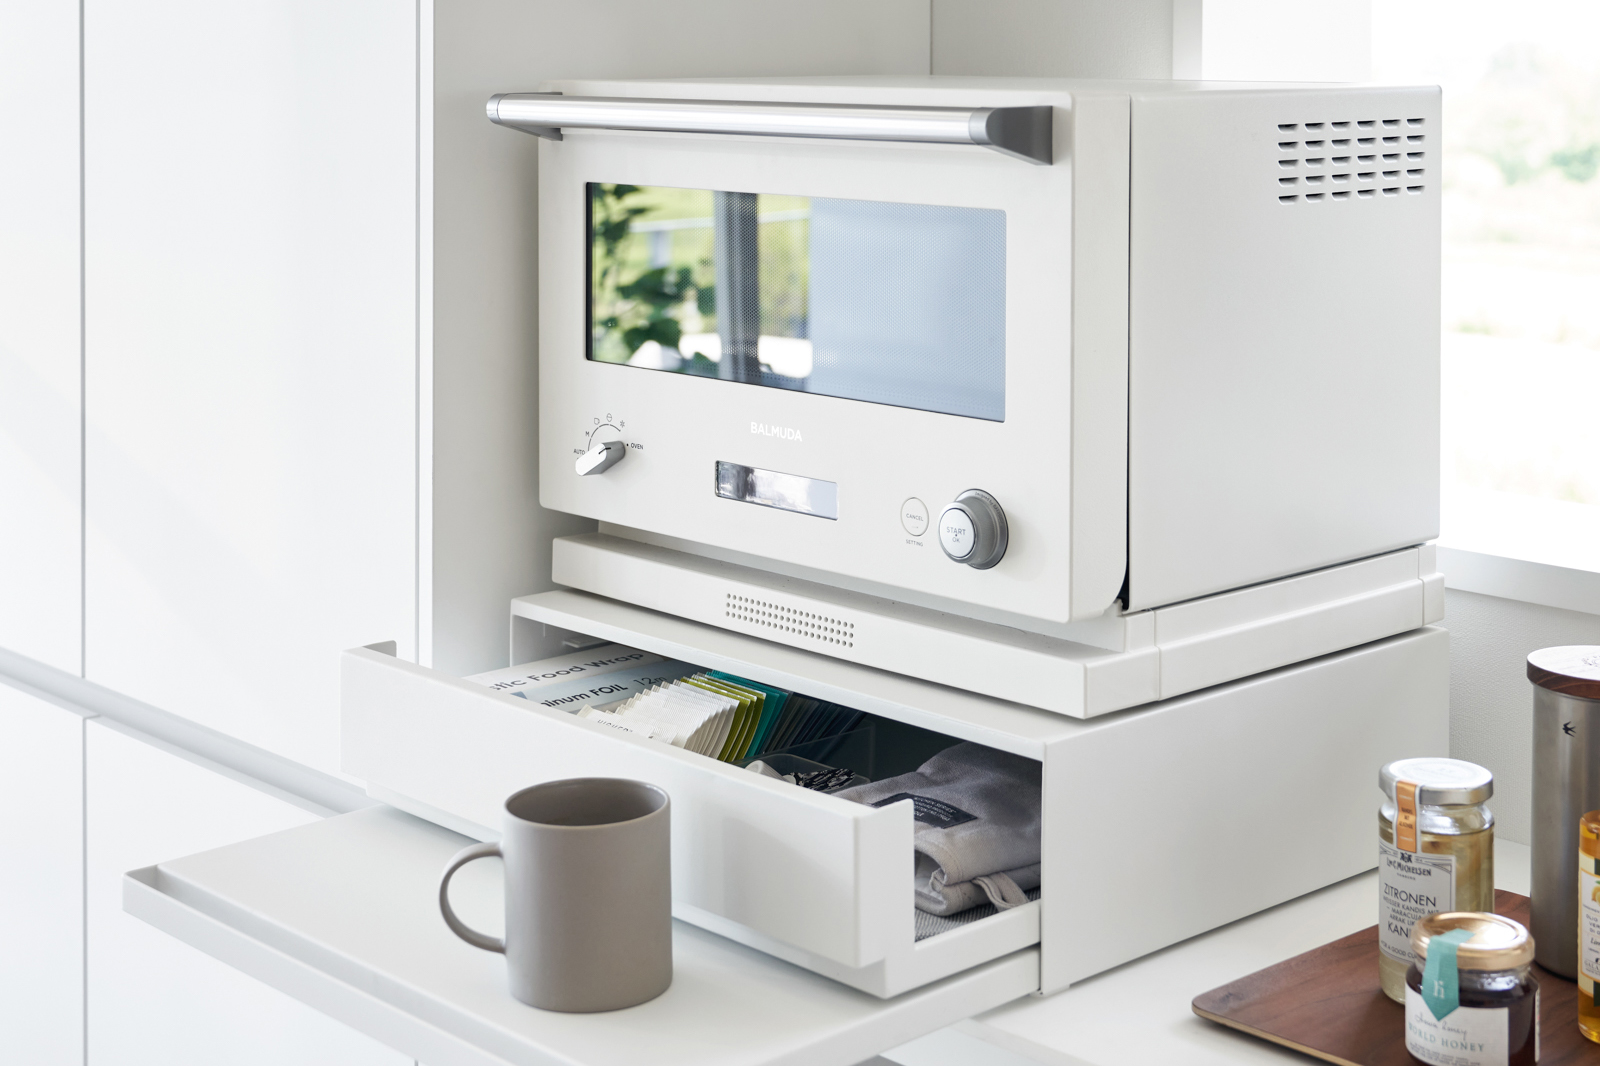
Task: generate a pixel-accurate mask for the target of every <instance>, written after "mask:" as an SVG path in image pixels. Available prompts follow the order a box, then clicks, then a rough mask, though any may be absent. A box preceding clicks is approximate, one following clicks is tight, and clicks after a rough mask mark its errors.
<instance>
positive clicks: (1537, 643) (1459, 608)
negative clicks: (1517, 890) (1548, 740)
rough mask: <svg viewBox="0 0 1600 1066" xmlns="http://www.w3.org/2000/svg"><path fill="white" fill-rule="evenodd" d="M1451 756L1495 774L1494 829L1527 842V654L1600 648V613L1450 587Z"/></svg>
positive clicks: (1529, 698)
mask: <svg viewBox="0 0 1600 1066" xmlns="http://www.w3.org/2000/svg"><path fill="white" fill-rule="evenodd" d="M1444 626H1445V628H1446V629H1448V630H1450V754H1451V756H1452V757H1454V758H1457V759H1466V760H1468V761H1469V762H1475V763H1477V764H1479V765H1480V766H1487V767H1488V768H1489V769H1490V770H1492V771H1493V772H1494V799H1492V800H1490V801H1489V808H1490V810H1492V811H1494V817H1495V832H1496V833H1497V834H1499V835H1500V836H1502V837H1504V838H1505V839H1507V840H1514V841H1517V842H1518V843H1522V844H1527V843H1530V842H1531V840H1532V833H1533V685H1532V683H1530V682H1529V681H1528V653H1529V652H1532V651H1537V650H1538V649H1540V648H1549V647H1555V646H1557V645H1561V644H1600V615H1594V614H1587V613H1583V612H1580V611H1563V610H1561V609H1559V608H1556V607H1541V606H1539V605H1538V604H1533V603H1521V602H1519V601H1517V600H1504V599H1501V598H1499V597H1498V596H1482V595H1479V594H1478V593H1475V592H1460V591H1457V590H1455V589H1447V590H1446V591H1445V594H1444Z"/></svg>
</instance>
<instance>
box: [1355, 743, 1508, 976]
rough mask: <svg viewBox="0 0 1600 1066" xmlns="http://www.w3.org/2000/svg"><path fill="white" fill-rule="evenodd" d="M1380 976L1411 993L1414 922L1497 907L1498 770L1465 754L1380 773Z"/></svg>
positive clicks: (1409, 762)
mask: <svg viewBox="0 0 1600 1066" xmlns="http://www.w3.org/2000/svg"><path fill="white" fill-rule="evenodd" d="M1378 786H1379V787H1380V788H1382V789H1383V797H1384V798H1383V805H1382V806H1381V807H1380V808H1379V809H1378V980H1379V983H1380V984H1381V985H1382V986H1383V991H1384V994H1385V995H1387V996H1388V997H1389V998H1390V999H1392V1000H1394V1001H1395V1002H1396V1003H1404V1002H1405V998H1406V990H1405V980H1406V969H1407V968H1408V967H1409V966H1410V965H1411V962H1412V951H1411V927H1412V926H1413V925H1415V924H1416V922H1417V919H1419V918H1421V917H1423V916H1424V915H1428V914H1433V913H1435V912H1438V911H1493V910H1494V815H1493V814H1492V813H1490V811H1489V808H1488V807H1486V806H1484V804H1485V802H1486V801H1487V800H1488V799H1489V797H1490V796H1492V795H1494V775H1493V774H1491V773H1489V771H1488V770H1485V769H1484V768H1483V767H1481V766H1478V765H1477V764H1475V763H1470V762H1463V761H1461V760H1460V759H1400V760H1398V761H1397V762H1392V763H1389V764H1388V765H1387V766H1385V767H1384V768H1383V769H1382V770H1380V771H1379V772H1378Z"/></svg>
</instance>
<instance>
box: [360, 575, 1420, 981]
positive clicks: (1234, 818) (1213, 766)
mask: <svg viewBox="0 0 1600 1066" xmlns="http://www.w3.org/2000/svg"><path fill="white" fill-rule="evenodd" d="M513 610H514V612H515V614H516V615H517V616H518V617H519V619H520V620H525V621H522V622H521V624H523V625H528V624H537V625H548V626H551V627H556V628H558V629H560V630H564V631H569V632H577V633H583V634H587V635H591V636H594V637H597V638H603V639H606V640H613V641H616V642H618V643H623V644H628V645H632V646H634V647H638V648H642V649H644V650H647V651H651V652H655V653H658V654H661V655H665V656H669V657H671V658H677V659H683V660H686V661H688V662H691V663H695V664H697V665H700V666H703V667H706V668H711V669H720V670H726V671H729V672H731V673H735V674H739V675H741V676H744V677H748V678H750V679H752V680H755V681H759V682H762V683H764V684H769V685H774V686H778V687H782V688H788V689H792V690H795V691H798V692H803V693H806V694H808V695H813V696H816V697H818V698H820V699H826V700H831V701H834V702H837V703H841V704H845V705H847V706H853V707H856V708H859V709H861V710H864V711H867V712H869V713H871V714H875V715H879V716H882V717H885V718H890V719H894V720H898V721H903V722H907V723H909V724H912V725H916V726H920V727H923V728H927V729H932V730H935V731H937V732H940V733H944V734H946V735H948V736H950V737H953V738H956V739H960V740H971V741H974V742H977V743H982V744H987V745H989V746H991V747H996V748H1001V749H1003V750H1007V751H1011V752H1014V753H1016V754H1019V755H1023V756H1026V757H1028V758H1034V759H1038V760H1040V762H1041V763H1042V764H1043V778H1044V789H1043V802H1044V811H1043V825H1044V838H1043V854H1042V866H1043V884H1042V898H1041V899H1040V900H1038V901H1036V902H1034V903H1030V904H1027V905H1026V906H1023V907H1019V908H1016V909H1015V910H1011V911H1006V912H1002V913H1000V914H997V915H994V916H992V917H989V918H985V919H982V920H979V921H976V922H973V923H971V924H969V925H965V926H961V927H959V928H957V929H954V930H952V931H950V932H946V933H942V934H940V935H938V936H935V937H932V938H929V939H925V940H922V941H920V942H919V941H917V940H916V939H915V933H914V912H913V905H912V887H911V865H912V847H911V841H912V825H913V823H912V820H911V814H910V810H909V805H907V804H897V805H891V806H889V807H884V808H871V807H865V806H862V805H859V804H855V803H851V802H849V801H847V800H843V799H839V798H837V797H833V796H827V795H821V794H817V793H813V792H808V791H807V790H804V789H800V788H796V787H794V786H792V785H788V784H786V783H783V782H779V781H772V780H768V779H763V778H760V777H758V776H757V775H755V774H751V773H749V772H748V771H745V770H741V769H738V768H736V767H733V766H729V765H726V764H721V763H717V762H715V761H713V760H709V759H706V758H703V757H700V756H696V755H693V754H691V753H687V752H684V751H682V750H680V749H676V748H671V747H668V746H665V745H661V744H657V743H654V742H651V741H647V740H642V739H638V738H634V737H629V736H624V735H618V734H616V733H613V732H611V731H609V730H605V729H603V727H600V726H597V725H594V724H592V723H590V722H587V721H584V720H582V719H578V718H576V717H574V716H571V715H569V714H566V713H564V712H561V711H556V710H549V709H546V708H543V707H541V706H539V705H537V704H533V703H530V702H529V701H526V700H522V699H518V698H516V697H514V696H510V695H506V694H502V693H497V692H494V691H491V690H489V689H487V688H484V687H482V686H479V685H477V684H474V683H472V682H467V681H462V680H458V679H455V678H451V677H447V676H444V675H442V674H439V673H437V672H435V671H432V670H428V669H426V668H423V667H419V666H416V665H414V664H411V663H407V662H404V661H401V660H398V659H395V658H393V657H391V656H388V655H385V654H382V653H380V652H377V651H373V650H370V649H358V650H354V651H351V652H348V653H347V654H346V656H345V672H344V694H343V723H344V724H343V728H344V752H343V768H344V769H345V770H346V772H348V773H351V774H354V775H356V776H357V777H360V778H362V779H363V780H365V781H366V782H367V785H368V791H369V792H370V793H371V794H372V795H373V796H374V797H376V798H379V799H383V800H385V801H386V802H390V803H393V804H394V805H396V806H399V807H401V808H403V809H406V810H409V811H411V812H413V813H415V814H418V815H421V816H422V817H425V818H429V819H431V820H433V821H436V822H439V823H440V824H443V825H446V826H448V827H450V828H453V829H456V830H458V831H461V832H465V833H468V834H469V835H474V836H478V837H489V836H491V835H493V833H494V831H495V827H496V826H497V824H498V821H499V817H500V808H501V804H502V802H503V800H504V798H505V797H506V796H508V795H509V794H510V793H512V792H514V791H516V790H517V789H519V788H523V787H525V786H527V785H530V784H534V783H536V782H539V781H544V780H550V779H554V778H561V777H574V776H584V775H609V776H629V777H637V778H639V779H642V780H646V781H650V782H653V783H655V784H658V785H661V786H662V787H663V788H665V789H666V790H667V792H668V793H669V794H670V795H671V796H672V801H673V897H674V906H673V910H674V913H675V914H676V915H677V916H678V917H679V918H681V919H683V920H685V921H688V922H691V923H694V924H696V925H699V926H701V927H703V928H706V929H709V930H712V931H713V932H717V933H721V934H723V935H725V936H728V937H730V938H732V939H735V940H738V941H740V942H742V943H745V944H748V945H751V946H753V947H757V948H760V949H762V950H765V951H768V952H770V953H772V954H774V955H777V956H779V957H781V958H784V959H788V960H789V961H792V962H795V963H797V964H799V965H802V966H805V967H807V968H809V969H812V970H814V971H816V972H818V973H822V974H825V975H827V976H829V977H833V978H835V979H837V980H840V981H843V982H845V983H847V984H850V985H852V986H854V987H856V988H859V989H862V990H865V991H868V992H871V993H873V994H875V995H879V996H886V997H887V996H894V995H898V994H899V993H901V992H904V991H906V990H908V989H912V988H916V987H919V986H921V985H925V984H927V983H929V982H932V981H936V980H938V979H940V978H942V977H945V976H947V975H949V974H952V973H956V972H959V971H962V970H965V969H967V968H969V967H972V966H975V965H978V964H980V963H983V962H986V961H988V960H991V959H996V958H999V957H1001V956H1003V955H1007V954H1010V953H1012V952H1015V951H1017V950H1018V949H1020V948H1022V947H1026V946H1027V945H1030V944H1033V943H1036V942H1037V943H1039V944H1040V945H1041V949H1042V950H1041V984H1040V990H1041V991H1044V992H1050V991H1055V990H1057V989H1060V988H1062V987H1065V986H1066V985H1067V984H1070V983H1071V982H1073V981H1076V980H1080V979H1082V978H1084V977H1087V976H1089V975H1091V974H1094V973H1097V972H1099V971H1101V970H1104V969H1107V968H1109V967H1111V966H1115V965H1118V964H1120V963H1122V962H1126V961H1128V960H1129V959H1132V958H1135V957H1137V956H1139V955H1142V954H1145V953H1146V952H1149V951H1153V950H1156V949H1158V948H1161V947H1164V946H1166V945H1168V944H1171V943H1175V942H1176V941H1178V940H1182V939H1185V938H1187V937H1189V936H1192V935H1194V934H1196V933H1199V932H1203V931H1205V930H1207V929H1211V928H1215V927H1216V926H1218V925H1221V924H1223V923H1225V922H1228V921H1232V920H1234V919H1236V918H1239V917H1243V916H1244V915H1247V914H1251V913H1254V912H1255V911H1258V910H1261V909H1263V908H1265V907H1269V906H1272V905H1274V904H1276V903H1279V902H1282V901H1283V900H1285V899H1289V898H1292V897H1293V896H1296V895H1299V894H1301V893H1304V892H1308V891H1311V890H1313V889H1316V888H1320V887H1322V886H1323V885H1326V884H1330V883H1332V882H1333V881H1337V880H1340V879H1342V878H1344V877H1348V876H1351V875H1353V874H1355V873H1358V872H1360V871H1362V870H1364V869H1367V868H1369V867H1370V866H1371V865H1372V846H1371V845H1372V842H1371V824H1370V822H1371V817H1370V816H1371V810H1370V807H1371V805H1372V802H1373V797H1372V796H1371V795H1370V793H1371V792H1372V789H1373V775H1374V774H1375V773H1376V769H1377V767H1378V766H1380V765H1381V764H1382V763H1384V762H1385V761H1388V760H1389V759H1393V758H1399V757H1403V756H1406V755H1419V754H1443V753H1445V752H1446V751H1447V745H1448V721H1447V637H1446V635H1445V634H1444V633H1443V631H1440V630H1435V629H1426V628H1425V629H1419V630H1416V631H1413V632H1411V633H1407V634H1403V635H1401V636H1398V637H1393V638H1390V639H1388V640H1384V641H1378V642H1374V643H1372V644H1368V645H1364V646H1362V647H1360V648H1356V649H1353V650H1351V651H1348V652H1344V653H1341V654H1338V655H1332V656H1326V657H1324V658H1321V659H1317V660H1313V661H1311V662H1308V663H1301V664H1298V665H1296V666H1292V667H1286V668H1284V669H1281V670H1277V671H1273V672H1271V673H1268V674H1263V675H1258V676H1256V677H1253V678H1249V679H1246V680H1243V681H1239V682H1234V683H1232V684H1229V685H1223V686H1218V687H1216V688H1212V689H1208V690H1205V691H1203V692H1199V693H1193V694H1190V695H1187V696H1183V697H1179V698H1176V699H1172V700H1167V701H1163V702H1161V703H1156V704H1151V705H1148V706H1146V707H1143V708H1139V709H1136V710H1132V711H1127V712H1123V713H1120V714H1116V715H1108V716H1105V717H1102V718H1098V719H1094V720H1091V721H1078V720H1073V719H1068V718H1063V717H1061V716H1059V715H1053V714H1049V713H1047V712H1043V711H1037V710H1032V709H1029V708H1025V707H1021V706H1019V705H1016V704H1010V703H1005V702H1003V701H999V700H992V699H986V698H984V697H981V696H976V695H973V694H971V693H967V692H961V691H958V690H955V689H950V688H945V687H942V686H938V685H932V684H928V683H926V682H919V681H916V680H914V679H910V678H906V677H903V676H901V675H896V674H890V673H886V672H884V671H879V670H874V669H871V668H869V667H863V666H859V665H856V664H852V663H847V662H843V661H841V660H838V659H834V658H830V657H827V656H822V655H817V654H815V653H812V652H807V651H802V650H799V649H795V648H789V647H785V646H782V645H778V644H773V643H770V642H768V641H764V640H761V639H759V638H755V637H749V636H744V635H741V634H737V633H732V632H729V631H727V630H723V629H719V628H715V627H711V626H706V625H702V624H699V623H695V622H688V621H685V620H683V619H678V618H673V617H671V616H667V615H663V614H659V613H657V612H654V611H649V610H646V609H643V608H639V607H634V606H630V605H627V604H622V603H618V602H616V601H612V600H606V599H603V598H600V597H597V596H593V595H590V594H587V593H579V592H550V593H543V594H541V595H538V596H532V597H525V598H522V599H519V600H517V601H515V603H514V605H513ZM1297 794H1299V795H1305V796H1308V797H1315V802H1314V803H1310V802H1308V803H1307V804H1306V805H1304V806H1302V805H1299V804H1295V803H1284V802H1278V801H1276V800H1274V799H1273V798H1272V797H1276V796H1290V795H1297ZM1178 871H1181V876H1179V875H1178V873H1177V872H1178ZM1053 930H1058V932H1057V933H1056V935H1055V936H1052V931H1053Z"/></svg>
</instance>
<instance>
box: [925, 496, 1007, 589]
mask: <svg viewBox="0 0 1600 1066" xmlns="http://www.w3.org/2000/svg"><path fill="white" fill-rule="evenodd" d="M1007 539H1008V532H1007V529H1006V513H1005V511H1003V510H1001V509H1000V504H999V503H998V502H996V500H995V498H994V497H993V496H991V495H989V494H988V493H987V492H984V491H983V490H982V489H968V490H967V491H966V492H963V493H962V494H961V495H959V496H957V497H956V502H955V503H952V504H951V505H950V506H948V507H946V508H945V509H944V512H943V513H942V514H940V515H939V547H941V548H943V549H944V553H945V554H946V555H948V556H949V557H950V558H952V559H954V560H955V561H956V562H958V563H966V564H967V565H968V566H970V567H973V568H975V569H978V570H987V569H989V567H991V566H993V565H994V564H995V563H998V562H999V561H1000V560H1001V559H1002V558H1004V556H1005V554H1006V541H1007Z"/></svg>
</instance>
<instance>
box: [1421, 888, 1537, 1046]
mask: <svg viewBox="0 0 1600 1066" xmlns="http://www.w3.org/2000/svg"><path fill="white" fill-rule="evenodd" d="M1410 940H1411V951H1412V955H1413V957H1414V959H1415V961H1413V962H1412V964H1411V965H1410V966H1409V967H1408V968H1407V970H1406V983H1405V989H1406V992H1405V1004H1406V1050H1407V1051H1409V1052H1410V1053H1411V1057H1412V1058H1414V1059H1417V1060H1418V1061H1420V1062H1425V1063H1430V1064H1433V1066H1534V1064H1535V1063H1537V1062H1538V1061H1539V982H1538V981H1537V980H1536V979H1535V978H1534V976H1533V970H1532V967H1533V949H1534V943H1533V937H1531V936H1529V935H1528V930H1527V929H1525V928H1524V927H1523V926H1522V924H1521V923H1520V922H1515V921H1512V920H1511V919H1510V918H1506V917H1503V916H1501V915H1498V914H1481V913H1473V912H1470V911H1453V912H1449V913H1446V914H1430V915H1428V916H1426V917H1424V918H1421V919H1418V921H1417V923H1416V925H1415V926H1413V927H1412V930H1411V937H1410Z"/></svg>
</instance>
